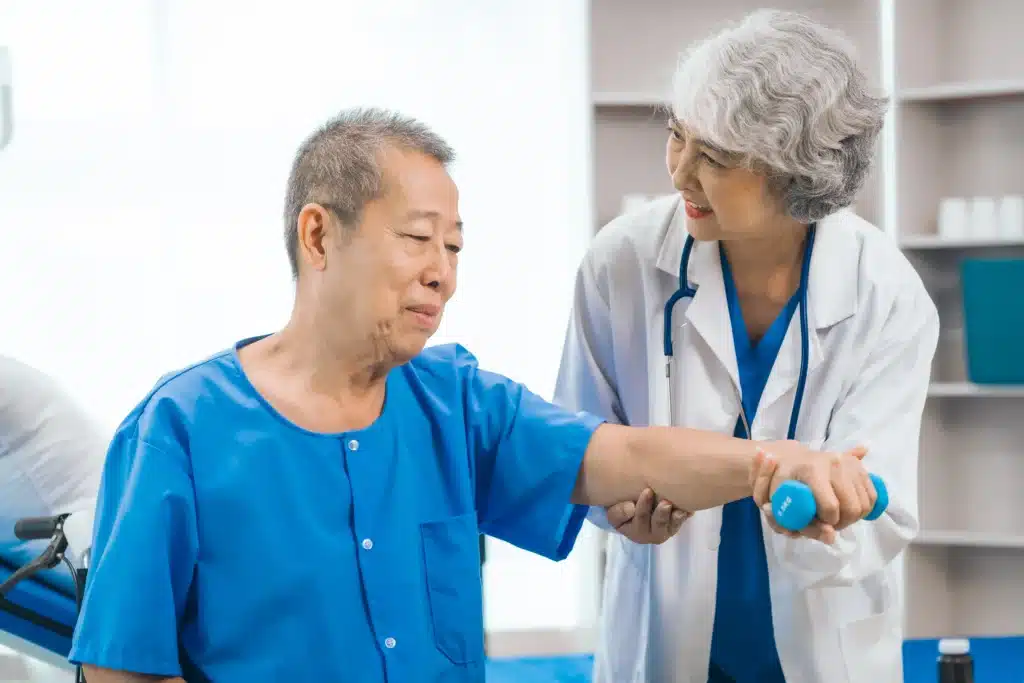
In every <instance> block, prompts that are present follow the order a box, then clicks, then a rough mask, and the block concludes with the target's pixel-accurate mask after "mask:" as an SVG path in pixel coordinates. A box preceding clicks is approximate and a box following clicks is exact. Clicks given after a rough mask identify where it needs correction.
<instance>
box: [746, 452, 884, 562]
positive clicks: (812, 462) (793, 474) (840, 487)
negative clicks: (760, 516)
mask: <svg viewBox="0 0 1024 683" xmlns="http://www.w3.org/2000/svg"><path fill="white" fill-rule="evenodd" d="M766 448H767V449H768V450H766V451H765V452H764V453H762V454H759V455H758V457H757V459H756V461H755V463H754V467H753V469H752V471H751V488H752V489H753V496H754V502H755V503H757V505H758V507H760V508H761V509H762V511H763V512H764V514H765V515H766V517H767V519H768V523H769V525H770V526H771V527H772V529H774V530H775V531H776V532H778V533H781V534H785V535H787V536H790V537H800V536H803V537H807V538H813V539H815V540H818V541H822V542H823V543H833V542H834V541H835V535H836V532H837V531H841V530H842V529H845V528H846V527H848V526H849V525H851V524H853V523H855V522H858V521H860V520H862V519H863V518H864V517H865V516H866V515H867V514H868V513H869V512H871V509H872V508H873V507H874V505H875V499H876V497H877V494H876V492H875V487H874V485H873V484H872V483H871V479H870V478H869V477H868V473H867V471H866V470H865V469H864V467H863V465H861V462H860V461H861V459H862V458H863V457H864V456H865V455H866V454H867V451H866V450H865V449H864V448H860V447H858V448H855V449H853V450H852V451H849V452H848V453H819V452H816V451H811V450H809V449H807V448H806V447H805V446H802V445H801V444H799V443H796V442H791V441H781V442H774V443H772V444H768V445H766ZM789 479H796V480H798V481H801V482H803V483H805V484H807V485H808V486H809V487H810V488H811V492H812V493H813V494H814V499H815V502H816V504H817V517H816V519H815V520H814V521H813V522H812V523H811V524H810V526H808V527H807V528H806V529H803V530H801V531H799V532H793V531H789V530H787V529H783V528H782V527H781V526H779V525H778V524H777V523H776V521H775V519H774V517H773V515H772V510H771V496H772V494H773V493H775V490H776V489H778V487H779V486H780V485H781V484H782V483H783V482H784V481H787V480H789Z"/></svg>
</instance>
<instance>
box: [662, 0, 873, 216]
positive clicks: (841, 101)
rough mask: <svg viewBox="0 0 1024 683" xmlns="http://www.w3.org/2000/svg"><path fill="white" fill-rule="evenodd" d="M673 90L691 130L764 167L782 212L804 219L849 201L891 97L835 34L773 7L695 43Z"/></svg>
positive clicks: (675, 109)
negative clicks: (871, 81)
mask: <svg viewBox="0 0 1024 683" xmlns="http://www.w3.org/2000/svg"><path fill="white" fill-rule="evenodd" d="M673 91H674V92H673V97H672V102H671V105H672V114H673V116H674V117H675V118H676V119H677V120H678V121H679V122H680V123H681V124H682V125H683V127H684V128H685V129H686V131H687V132H688V133H689V134H691V135H694V136H696V137H698V138H700V139H702V140H704V141H706V142H708V143H709V144H711V145H714V146H715V147H719V148H721V149H722V150H724V151H726V152H730V153H733V154H736V155H737V156H739V157H740V158H741V159H743V160H744V162H745V163H747V164H749V165H750V167H751V168H754V169H758V170H761V171H764V172H765V173H767V174H768V175H769V177H770V178H771V181H772V183H771V186H772V187H773V189H775V190H777V191H780V192H781V196H782V197H783V200H784V202H785V207H786V210H787V212H788V213H789V215H791V216H792V217H793V218H795V219H797V220H799V221H802V222H807V223H810V222H813V221H816V220H820V219H822V218H824V217H825V216H827V215H829V214H831V213H834V212H835V211H838V210H839V209H842V208H845V207H847V206H849V205H850V204H852V203H853V200H854V197H856V195H857V193H858V192H859V191H860V189H861V187H863V185H864V181H865V179H866V177H867V174H868V171H869V170H870V168H871V165H872V163H873V161H874V157H875V142H876V140H877V138H878V134H879V132H880V131H881V129H882V124H883V122H884V119H885V113H886V109H887V108H888V105H889V101H888V98H886V97H879V96H876V95H874V94H872V93H871V92H870V90H869V88H868V84H867V78H866V77H865V75H864V73H863V72H862V71H861V69H860V68H859V66H858V65H857V63H856V59H855V57H854V53H853V50H852V48H851V47H850V45H849V44H848V42H847V41H846V40H845V38H844V37H843V36H842V35H841V34H839V33H838V32H836V31H833V30H830V29H827V28H825V27H823V26H821V25H820V24H817V23H815V22H814V21H812V20H810V19H808V18H807V17H804V16H802V15H799V14H794V13H791V12H781V11H776V10H758V11H756V12H753V13H752V14H750V15H748V16H747V17H746V18H745V19H743V21H742V22H740V23H739V24H738V25H736V26H734V27H731V28H728V29H725V30H723V31H721V32H720V33H718V34H716V35H714V36H712V37H711V38H709V39H708V40H706V41H704V42H702V43H699V44H698V45H696V46H695V47H694V48H693V49H692V50H691V51H690V52H689V53H688V54H686V55H685V56H684V58H683V59H682V61H681V62H680V64H679V68H678V69H677V71H676V74H675V83H674V87H673Z"/></svg>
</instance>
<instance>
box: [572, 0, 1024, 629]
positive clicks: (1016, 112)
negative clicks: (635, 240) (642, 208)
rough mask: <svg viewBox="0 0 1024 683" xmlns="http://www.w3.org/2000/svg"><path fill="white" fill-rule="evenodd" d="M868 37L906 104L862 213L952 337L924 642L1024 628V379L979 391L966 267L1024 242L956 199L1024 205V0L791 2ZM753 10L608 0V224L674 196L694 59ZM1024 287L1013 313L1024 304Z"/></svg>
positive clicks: (945, 363)
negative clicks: (686, 76) (674, 123)
mask: <svg viewBox="0 0 1024 683" xmlns="http://www.w3.org/2000/svg"><path fill="white" fill-rule="evenodd" d="M773 6H775V7H779V8H782V9H792V10H796V11H801V12H803V13H805V14H807V15H809V16H811V17H814V18H816V19H819V20H821V21H823V22H824V23H826V24H828V25H830V26H833V27H835V28H838V29H840V30H842V31H843V32H845V33H846V35H847V36H848V37H849V38H850V39H851V41H852V42H853V43H854V45H855V47H856V48H857V49H858V52H859V56H860V58H861V60H862V64H863V65H864V68H865V69H866V71H867V72H868V74H869V76H870V78H871V79H872V81H873V82H874V84H875V85H876V86H879V87H884V88H885V89H886V90H887V91H888V93H889V94H890V96H891V97H892V110H891V114H890V118H889V122H888V123H887V130H886V132H885V134H884V135H883V141H882V143H881V146H880V150H879V160H878V163H877V165H876V167H875V172H874V176H873V177H872V178H871V180H870V181H869V183H868V186H867V187H866V189H865V191H864V192H863V194H862V196H861V197H860V198H859V200H858V201H857V203H856V204H855V206H854V209H855V211H857V213H859V214H860V215H862V216H864V217H865V218H866V219H867V220H869V221H871V222H873V223H874V224H875V225H877V226H879V228H880V229H882V230H884V231H886V232H887V233H888V234H890V235H891V236H892V237H893V238H894V239H895V240H896V241H897V243H898V244H899V246H900V248H901V249H903V251H904V253H906V255H907V257H908V258H909V259H910V260H911V262H912V263H913V264H914V266H915V267H916V268H917V270H918V272H919V273H920V274H921V276H922V279H923V280H924V282H925V284H926V286H927V287H928V289H929V292H930V293H931V295H932V297H933V299H934V300H935V303H936V306H937V307H938V309H939V314H940V317H941V322H942V336H941V338H940V344H939V349H938V352H937V354H936V359H935V366H934V370H933V377H932V380H933V384H932V386H931V389H930V391H929V399H928V402H927V404H926V408H925V414H924V420H923V426H922V439H921V457H920V509H921V522H922V528H923V531H922V532H921V534H920V536H919V537H918V538H917V539H916V541H915V543H913V544H912V546H911V547H910V549H909V550H908V551H907V553H906V556H905V558H904V567H905V571H906V576H907V600H906V607H907V630H906V636H907V638H911V639H916V638H935V637H947V636H958V635H963V636H971V637H981V636H1002V635H1020V634H1024V588H1018V585H1020V584H1021V582H1020V577H1021V576H1024V496H1021V495H1020V493H1019V487H1020V485H1021V482H1024V420H1022V419H1021V418H1022V417H1024V386H1022V387H1013V386H1009V387H1004V386H983V385H978V384H973V383H971V382H969V381H968V378H967V372H966V363H965V354H964V351H965V350H964V336H963V311H962V300H961V295H960V282H959V266H960V263H961V262H962V260H963V259H964V258H968V257H972V258H973V257H1014V258H1017V257H1022V258H1024V238H1013V239H1005V238H990V237H988V238H983V239H981V238H979V239H968V238H965V239H959V240H949V239H943V238H941V237H940V236H939V235H938V227H937V213H938V205H939V201H940V199H941V198H943V197H947V196H954V197H965V198H966V197H973V196H987V197H1000V196H1003V195H1010V194H1016V195H1021V194H1024V41H1022V40H1021V39H1020V37H1019V26H1020V21H1019V20H1020V19H1021V18H1024V5H1021V4H1020V2H1019V0H969V1H968V0H816V1H815V0H780V1H779V2H776V3H774V5H773ZM759 7H761V5H760V4H758V3H755V2H753V1H752V0H721V1H720V2H715V3H681V2H675V1H674V0H634V1H633V2H628V3H627V2H621V1H619V0H591V64H592V77H591V78H592V83H591V87H592V93H593V121H592V125H593V127H594V159H593V176H594V184H595V198H596V199H595V202H596V207H595V210H596V216H597V219H598V221H599V226H598V229H599V228H600V226H603V225H604V224H606V223H607V222H608V221H609V220H610V219H612V218H613V217H614V216H616V215H618V213H619V212H620V207H621V201H622V199H623V197H625V196H626V195H630V194H646V195H659V194H664V193H669V192H672V191H673V190H672V187H671V182H670V180H669V178H668V175H667V172H666V170H665V165H664V145H665V139H666V131H665V118H666V116H665V114H666V111H667V110H666V109H665V108H664V107H663V106H662V105H663V103H664V102H665V100H666V99H667V95H668V93H669V92H670V87H671V74H672V70H673V68H674V66H675V64H676V61H677V57H678V55H679V53H680V52H682V51H684V50H685V49H686V47H687V46H688V45H689V44H690V43H692V42H693V41H696V40H699V39H702V38H704V37H706V36H708V35H710V34H711V33H712V32H713V31H715V30H716V29H718V28H719V27H721V26H722V25H724V24H725V23H726V22H732V21H736V20H739V19H740V18H742V17H743V16H744V15H745V14H747V13H748V12H750V11H752V10H754V9H757V8H759ZM1020 294H1021V293H1020V292H1008V293H1006V297H1007V300H1006V305H1013V306H1021V305H1024V304H1022V300H1021V296H1020Z"/></svg>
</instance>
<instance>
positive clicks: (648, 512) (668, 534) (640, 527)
mask: <svg viewBox="0 0 1024 683" xmlns="http://www.w3.org/2000/svg"><path fill="white" fill-rule="evenodd" d="M605 511H606V513H607V515H608V522H609V523H610V524H611V525H612V526H613V527H615V529H616V531H618V532H619V533H620V534H622V535H623V536H625V537H626V538H628V539H629V540H631V541H633V542H634V543H643V544H654V545H661V544H662V543H664V542H665V541H667V540H668V539H670V538H672V537H673V536H675V535H676V533H677V532H678V531H679V529H680V528H681V527H682V526H683V522H685V521H686V520H687V519H689V518H690V517H691V516H692V514H691V513H689V512H686V511H685V510H679V509H677V508H676V507H675V506H673V505H672V503H670V502H668V501H667V500H662V501H660V502H658V501H657V497H656V496H655V495H654V491H652V490H651V489H645V490H644V491H643V492H642V493H641V494H640V498H638V499H637V501H636V502H635V503H634V502H633V501H625V502H622V503H618V504H616V505H612V506H611V507H608V508H606V509H605Z"/></svg>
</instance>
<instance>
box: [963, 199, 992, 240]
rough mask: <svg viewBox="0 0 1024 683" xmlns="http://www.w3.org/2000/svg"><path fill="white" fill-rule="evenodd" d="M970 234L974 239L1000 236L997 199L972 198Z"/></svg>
mask: <svg viewBox="0 0 1024 683" xmlns="http://www.w3.org/2000/svg"><path fill="white" fill-rule="evenodd" d="M970 215H971V221H970V228H969V229H968V230H969V232H970V234H969V236H970V237H971V238H973V239H979V240H980V239H991V238H993V237H998V236H999V221H998V216H997V213H996V200H995V199H993V198H992V197H974V198H973V199H972V200H971V208H970Z"/></svg>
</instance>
